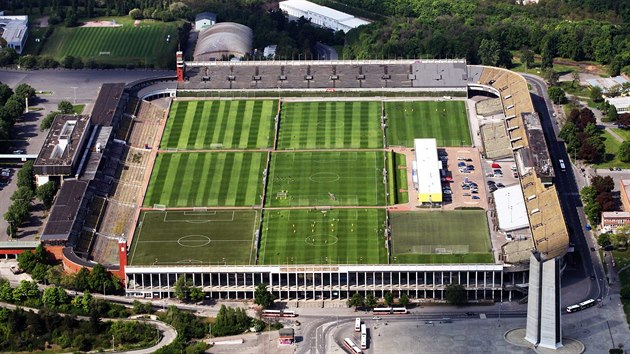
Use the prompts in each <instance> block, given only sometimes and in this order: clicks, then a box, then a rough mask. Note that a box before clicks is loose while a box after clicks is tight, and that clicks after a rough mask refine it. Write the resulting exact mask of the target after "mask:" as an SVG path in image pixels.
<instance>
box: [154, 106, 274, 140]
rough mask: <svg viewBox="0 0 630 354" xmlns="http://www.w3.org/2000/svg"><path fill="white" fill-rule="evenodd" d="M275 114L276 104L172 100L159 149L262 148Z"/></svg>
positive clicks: (271, 130) (271, 127)
mask: <svg viewBox="0 0 630 354" xmlns="http://www.w3.org/2000/svg"><path fill="white" fill-rule="evenodd" d="M276 111H277V102H276V101H262V100H249V101H175V102H173V105H172V107H171V112H170V114H169V119H168V121H167V122H166V128H165V129H164V136H163V137H162V143H161V148H163V149H168V148H176V149H185V150H194V149H221V148H225V149H254V148H257V149H259V148H266V147H269V146H271V142H272V138H273V125H274V121H273V118H274V117H275V114H276Z"/></svg>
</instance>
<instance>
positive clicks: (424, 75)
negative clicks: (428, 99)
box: [411, 59, 468, 88]
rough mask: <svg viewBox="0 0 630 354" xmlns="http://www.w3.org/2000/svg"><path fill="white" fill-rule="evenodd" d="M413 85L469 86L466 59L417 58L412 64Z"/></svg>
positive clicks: (432, 86)
mask: <svg viewBox="0 0 630 354" xmlns="http://www.w3.org/2000/svg"><path fill="white" fill-rule="evenodd" d="M411 70H412V74H411V75H412V76H413V87H431V88H434V87H459V88H461V87H467V86H468V68H467V66H466V60H464V59H454V60H434V59H431V60H416V61H414V63H413V64H412V66H411Z"/></svg>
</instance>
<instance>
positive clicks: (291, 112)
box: [278, 101, 383, 149]
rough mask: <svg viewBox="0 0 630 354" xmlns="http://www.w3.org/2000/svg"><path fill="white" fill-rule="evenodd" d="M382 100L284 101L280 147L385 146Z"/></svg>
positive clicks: (279, 138) (279, 136)
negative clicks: (382, 127) (382, 129)
mask: <svg viewBox="0 0 630 354" xmlns="http://www.w3.org/2000/svg"><path fill="white" fill-rule="evenodd" d="M380 116H381V105H380V103H379V102H365V101H363V102H344V101H327V102H288V103H283V104H282V111H281V116H280V132H279V134H278V149H309V148H318V149H333V148H346V149H347V148H379V147H383V135H382V131H381V128H380Z"/></svg>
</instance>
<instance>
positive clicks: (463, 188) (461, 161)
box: [440, 147, 488, 210]
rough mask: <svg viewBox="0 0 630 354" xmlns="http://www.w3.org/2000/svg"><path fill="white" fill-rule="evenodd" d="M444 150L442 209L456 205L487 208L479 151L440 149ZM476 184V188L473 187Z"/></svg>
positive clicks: (456, 148) (462, 148)
mask: <svg viewBox="0 0 630 354" xmlns="http://www.w3.org/2000/svg"><path fill="white" fill-rule="evenodd" d="M440 150H442V151H446V154H447V155H443V153H440V154H442V155H443V156H446V157H447V158H448V159H447V160H446V176H445V177H443V178H442V179H443V183H442V186H443V187H449V188H450V201H449V199H448V196H449V194H448V193H449V192H448V191H445V193H444V198H445V203H444V206H443V209H444V210H453V209H455V208H458V207H479V208H483V209H487V208H488V198H487V196H488V194H487V192H488V190H487V188H486V182H485V181H484V175H483V173H484V171H483V168H482V162H481V158H480V155H479V151H478V150H477V149H476V148H465V147H453V148H443V149H440ZM475 186H476V188H475Z"/></svg>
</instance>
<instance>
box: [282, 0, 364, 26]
mask: <svg viewBox="0 0 630 354" xmlns="http://www.w3.org/2000/svg"><path fill="white" fill-rule="evenodd" d="M280 4H281V5H282V6H288V7H292V8H294V9H296V10H299V11H303V12H311V13H314V14H318V15H321V16H325V17H328V18H330V19H333V20H336V21H339V22H341V21H344V20H350V19H353V18H355V17H354V16H352V15H350V14H347V13H345V12H341V11H337V10H335V9H331V8H330V7H326V6H321V5H317V4H315V3H312V2H310V1H306V0H286V1H281V2H280ZM365 22H366V23H369V22H367V21H365ZM364 24H365V23H364Z"/></svg>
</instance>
